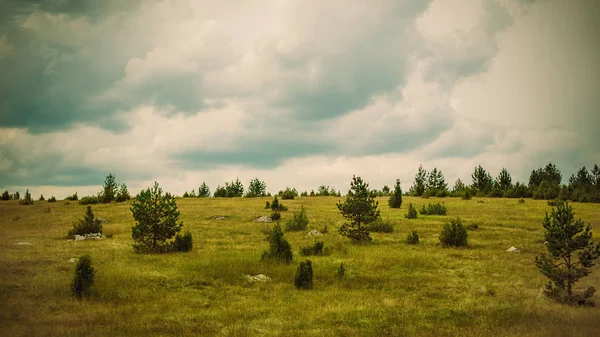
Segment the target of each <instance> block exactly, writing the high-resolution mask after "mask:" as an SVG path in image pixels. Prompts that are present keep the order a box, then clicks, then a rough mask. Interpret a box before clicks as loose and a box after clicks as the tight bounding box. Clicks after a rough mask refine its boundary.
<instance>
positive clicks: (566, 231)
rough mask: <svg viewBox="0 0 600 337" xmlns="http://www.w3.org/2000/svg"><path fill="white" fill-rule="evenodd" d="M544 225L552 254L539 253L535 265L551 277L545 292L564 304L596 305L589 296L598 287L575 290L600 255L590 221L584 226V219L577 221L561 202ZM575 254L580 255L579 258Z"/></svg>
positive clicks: (547, 244)
mask: <svg viewBox="0 0 600 337" xmlns="http://www.w3.org/2000/svg"><path fill="white" fill-rule="evenodd" d="M542 224H543V226H544V229H546V232H545V233H544V239H545V240H546V248H547V249H548V253H549V254H542V255H540V256H536V258H535V264H536V266H537V267H538V269H539V270H540V272H541V273H542V274H544V276H546V277H547V278H548V279H549V281H548V284H547V285H546V290H545V291H544V294H545V295H546V296H548V297H550V298H552V299H554V300H557V301H559V302H562V303H567V304H571V305H574V304H578V305H585V304H590V305H593V304H594V303H593V302H591V301H589V299H590V298H591V297H592V296H593V295H594V292H595V289H594V287H589V288H587V290H585V291H584V292H583V293H580V294H575V293H573V286H574V285H575V283H577V282H578V281H579V279H581V278H582V277H585V276H587V275H589V274H590V268H592V267H593V266H594V264H595V261H594V260H597V259H598V258H600V244H596V245H594V240H593V239H592V231H591V227H590V224H588V225H587V226H585V228H584V223H583V221H581V219H578V220H575V213H573V208H572V207H571V206H569V204H568V203H565V204H562V203H561V204H558V205H557V209H556V210H554V208H553V209H552V213H551V214H550V216H548V213H546V217H545V219H544V221H543V223H542ZM573 255H577V261H576V259H575V257H574V256H573Z"/></svg>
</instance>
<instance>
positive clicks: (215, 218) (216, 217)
mask: <svg viewBox="0 0 600 337" xmlns="http://www.w3.org/2000/svg"><path fill="white" fill-rule="evenodd" d="M211 219H213V220H225V219H226V218H225V217H224V216H221V215H215V216H213V217H212V218H211Z"/></svg>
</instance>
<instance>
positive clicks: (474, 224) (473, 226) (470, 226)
mask: <svg viewBox="0 0 600 337" xmlns="http://www.w3.org/2000/svg"><path fill="white" fill-rule="evenodd" d="M467 229H468V230H470V231H476V230H478V229H479V224H476V223H472V224H470V225H467Z"/></svg>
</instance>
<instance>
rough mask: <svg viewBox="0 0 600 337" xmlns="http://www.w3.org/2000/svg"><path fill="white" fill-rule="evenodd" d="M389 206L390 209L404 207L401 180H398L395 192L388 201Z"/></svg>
mask: <svg viewBox="0 0 600 337" xmlns="http://www.w3.org/2000/svg"><path fill="white" fill-rule="evenodd" d="M386 187H387V186H386ZM388 190H389V188H388ZM388 205H389V206H390V208H400V206H402V188H401V187H400V179H396V184H395V185H394V192H393V193H392V194H391V195H390V198H389V199H388Z"/></svg>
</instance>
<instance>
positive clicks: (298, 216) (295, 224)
mask: <svg viewBox="0 0 600 337" xmlns="http://www.w3.org/2000/svg"><path fill="white" fill-rule="evenodd" d="M307 226H308V217H307V216H306V210H305V209H304V206H302V207H301V208H300V212H298V213H296V212H294V215H292V218H291V219H290V220H289V221H288V222H286V224H285V230H286V231H303V230H305V229H306V227H307Z"/></svg>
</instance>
